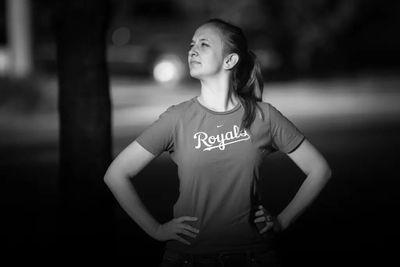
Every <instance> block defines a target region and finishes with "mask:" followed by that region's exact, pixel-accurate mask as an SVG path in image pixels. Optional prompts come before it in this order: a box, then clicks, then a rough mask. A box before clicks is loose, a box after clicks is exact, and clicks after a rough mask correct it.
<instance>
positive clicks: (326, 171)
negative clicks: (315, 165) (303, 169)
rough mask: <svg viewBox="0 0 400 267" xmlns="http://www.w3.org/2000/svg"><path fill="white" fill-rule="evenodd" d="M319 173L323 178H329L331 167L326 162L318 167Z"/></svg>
mask: <svg viewBox="0 0 400 267" xmlns="http://www.w3.org/2000/svg"><path fill="white" fill-rule="evenodd" d="M320 173H321V176H322V178H323V179H324V180H329V179H331V177H332V169H331V167H329V165H328V164H327V163H325V164H323V165H322V166H321V167H320Z"/></svg>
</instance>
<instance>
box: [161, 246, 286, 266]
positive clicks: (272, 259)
mask: <svg viewBox="0 0 400 267" xmlns="http://www.w3.org/2000/svg"><path fill="white" fill-rule="evenodd" d="M184 266H185V267H189V266H190V267H258V266H268V267H278V266H281V264H280V263H279V260H278V257H277V254H276V251H275V250H269V251H263V252H252V251H244V252H235V253H216V254H206V255H194V254H185V253H180V252H175V251H171V250H168V249H166V250H165V252H164V255H163V258H162V261H161V264H160V267H184Z"/></svg>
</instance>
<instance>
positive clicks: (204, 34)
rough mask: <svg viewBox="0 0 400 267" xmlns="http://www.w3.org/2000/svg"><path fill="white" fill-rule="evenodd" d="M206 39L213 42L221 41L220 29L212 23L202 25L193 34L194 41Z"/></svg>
mask: <svg viewBox="0 0 400 267" xmlns="http://www.w3.org/2000/svg"><path fill="white" fill-rule="evenodd" d="M197 39H198V40H200V39H205V40H208V41H212V42H217V41H221V36H220V34H219V31H218V30H217V29H216V28H215V27H213V26H211V25H203V26H200V27H199V28H198V29H197V30H196V31H195V33H194V35H193V39H192V40H193V41H196V40H197Z"/></svg>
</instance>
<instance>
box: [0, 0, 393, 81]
mask: <svg viewBox="0 0 400 267" xmlns="http://www.w3.org/2000/svg"><path fill="white" fill-rule="evenodd" d="M56 2H57V1H52V0H35V1H32V3H33V5H32V6H33V9H34V13H35V15H34V16H33V17H34V24H33V28H34V38H35V40H34V45H35V53H34V55H35V59H36V61H35V64H37V65H38V66H40V65H41V64H42V65H43V62H47V63H48V64H49V66H50V67H49V68H48V69H49V70H51V69H54V68H55V66H54V64H50V63H53V62H54V60H55V52H54V51H55V48H54V46H52V45H51V44H52V43H53V42H54V36H53V35H54V32H53V25H52V18H51V17H52V8H53V7H54V5H55V3H56ZM110 3H111V8H110V11H109V12H110V18H111V23H110V29H109V35H108V44H109V46H110V47H111V46H112V41H111V38H112V34H113V33H114V31H115V30H117V29H119V28H120V27H126V28H128V29H129V30H130V37H129V43H127V44H125V45H121V46H119V47H117V49H116V50H118V51H117V53H115V54H116V55H121V56H118V59H117V60H120V59H119V58H122V59H124V60H125V61H128V60H127V59H131V58H132V59H131V61H134V60H136V61H139V60H140V59H141V58H145V60H143V62H144V61H146V64H147V66H143V65H140V66H137V67H134V66H132V64H131V65H129V64H126V65H123V66H122V68H124V69H133V70H134V71H133V73H137V72H140V71H142V72H143V70H146V73H148V72H149V71H147V69H151V68H152V62H153V61H154V60H155V59H154V58H155V56H154V55H158V54H161V53H165V52H172V53H178V54H180V55H181V56H182V57H185V56H186V53H187V45H188V42H189V40H190V38H191V36H192V34H193V32H194V30H195V29H196V27H197V26H199V25H200V24H201V23H202V22H204V21H206V20H207V19H209V18H211V17H219V18H222V19H225V20H228V21H230V22H233V23H235V24H238V25H239V26H241V27H242V28H243V29H244V31H245V33H246V35H247V37H248V39H249V42H250V47H251V48H252V49H253V50H256V51H259V53H256V54H257V55H259V56H260V58H261V59H262V62H264V65H265V66H267V69H268V68H269V69H268V71H269V73H271V72H273V73H274V74H276V75H278V76H279V75H287V76H288V78H290V77H293V76H295V75H297V74H307V73H312V74H315V73H318V72H332V71H342V72H345V71H349V70H350V71H351V70H357V69H365V68H367V69H373V68H382V69H384V68H398V66H399V63H400V35H399V34H398V33H397V31H398V26H399V25H400V16H399V15H398V14H399V13H400V1H396V0H387V1H379V0H362V1H361V0H303V1H295V0H246V1H242V0H225V1H218V0H202V1H187V0H135V1H130V0H110ZM0 18H1V16H0ZM114 48H115V47H113V49H114ZM143 55H146V56H143ZM120 61H121V62H123V60H120ZM47 63H46V64H47ZM128 63H129V62H128ZM133 73H132V74H133Z"/></svg>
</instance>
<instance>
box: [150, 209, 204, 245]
mask: <svg viewBox="0 0 400 267" xmlns="http://www.w3.org/2000/svg"><path fill="white" fill-rule="evenodd" d="M185 221H197V218H195V217H190V216H182V217H179V218H174V219H172V220H170V221H169V222H166V223H164V224H160V225H159V226H158V228H157V230H156V232H155V236H154V238H155V239H157V240H159V241H167V240H171V239H174V240H177V241H179V242H182V243H184V244H186V245H190V242H189V241H187V240H186V239H184V238H183V237H181V235H186V236H189V237H192V238H196V236H197V234H198V233H199V230H198V229H196V228H194V227H193V226H191V225H189V224H187V223H184V222H185Z"/></svg>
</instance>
